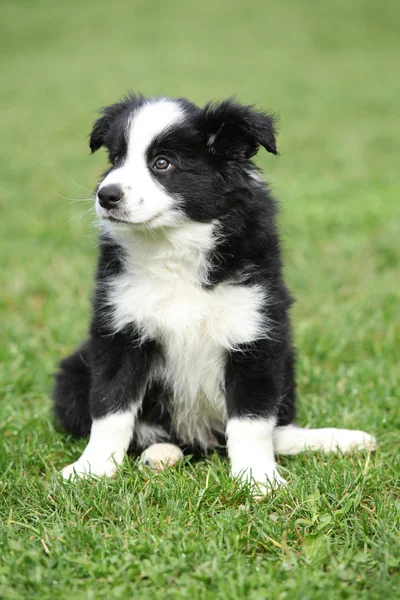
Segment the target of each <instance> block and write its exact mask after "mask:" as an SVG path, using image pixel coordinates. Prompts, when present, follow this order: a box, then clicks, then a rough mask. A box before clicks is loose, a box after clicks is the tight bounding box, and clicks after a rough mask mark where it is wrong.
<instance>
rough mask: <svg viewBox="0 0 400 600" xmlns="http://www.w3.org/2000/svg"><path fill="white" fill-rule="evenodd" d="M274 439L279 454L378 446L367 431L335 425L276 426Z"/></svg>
mask: <svg viewBox="0 0 400 600" xmlns="http://www.w3.org/2000/svg"><path fill="white" fill-rule="evenodd" d="M273 439H274V449H275V452H277V453H278V454H298V453H299V452H303V451H304V450H320V451H322V452H352V451H353V450H375V448H376V439H375V438H374V437H373V436H372V435H370V434H369V433H365V431H356V430H351V429H335V428H333V427H332V428H331V427H326V428H322V429H306V428H304V427H297V426H296V425H286V426H285V427H276V428H275V430H274V433H273Z"/></svg>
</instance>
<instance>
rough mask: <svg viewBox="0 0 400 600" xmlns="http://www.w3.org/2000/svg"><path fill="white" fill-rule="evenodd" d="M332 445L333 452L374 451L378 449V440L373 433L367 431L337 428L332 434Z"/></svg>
mask: <svg viewBox="0 0 400 600" xmlns="http://www.w3.org/2000/svg"><path fill="white" fill-rule="evenodd" d="M330 446H331V447H330V450H331V451H332V452H354V451H357V450H368V451H372V450H375V449H376V446H377V442H376V438H374V436H373V435H370V434H369V433H366V432H365V431H357V430H352V429H336V430H334V434H333V435H332V439H331V443H330Z"/></svg>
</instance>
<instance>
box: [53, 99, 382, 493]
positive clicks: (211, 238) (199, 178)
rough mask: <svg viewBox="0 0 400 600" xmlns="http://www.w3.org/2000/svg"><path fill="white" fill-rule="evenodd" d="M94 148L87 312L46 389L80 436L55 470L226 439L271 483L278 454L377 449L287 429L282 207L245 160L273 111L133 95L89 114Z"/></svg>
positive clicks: (347, 436) (359, 436)
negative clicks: (82, 442)
mask: <svg viewBox="0 0 400 600" xmlns="http://www.w3.org/2000/svg"><path fill="white" fill-rule="evenodd" d="M102 146H104V147H105V148H106V149H107V152H108V157H109V168H108V170H107V171H106V173H105V174H104V175H103V176H102V178H101V182H100V184H99V186H98V188H97V193H96V213H97V216H98V219H99V221H100V224H101V235H100V240H99V259H98V268H97V277H96V286H95V293H94V300H93V316H92V320H91V324H90V331H89V336H88V339H87V341H85V342H84V343H83V345H82V346H81V347H80V348H79V349H78V350H77V351H76V352H75V353H74V354H72V356H70V357H69V358H66V359H65V360H63V361H62V362H61V365H60V370H59V372H58V374H57V375H56V386H55V391H54V408H55V414H56V417H57V418H58V420H59V421H60V423H61V424H62V425H63V426H64V428H65V429H66V430H67V431H68V432H70V433H71V434H73V435H76V436H86V435H89V434H90V439H89V443H88V445H87V447H86V449H85V451H84V452H83V454H82V456H81V457H80V458H79V459H78V460H77V462H75V463H74V464H72V465H69V466H67V467H65V468H64V470H63V476H64V477H65V478H70V477H82V476H86V475H95V476H102V475H107V476H111V475H113V474H114V473H115V471H116V469H117V466H118V465H120V464H121V463H122V461H123V459H124V456H125V453H126V452H127V450H128V449H131V450H133V451H136V452H138V451H142V450H144V449H146V448H147V447H148V446H151V445H153V444H156V445H157V452H158V458H159V457H160V443H166V448H168V452H169V453H171V444H175V445H178V446H179V447H180V448H182V449H187V450H188V451H190V452H192V451H194V450H196V449H197V450H201V451H202V452H204V453H206V452H207V451H209V450H210V449H213V448H216V447H221V446H223V447H225V446H226V448H227V452H228V455H229V458H230V462H231V471H232V475H233V477H236V478H238V479H239V480H240V481H249V482H257V484H258V486H263V487H264V488H265V489H271V488H272V487H275V486H277V485H279V484H282V483H284V480H283V479H282V477H281V476H280V475H279V473H278V470H277V465H276V462H275V453H282V454H295V453H297V452H300V451H302V450H305V449H311V450H323V451H337V450H340V451H343V452H346V451H349V450H353V449H368V450H371V449H374V448H375V440H374V438H373V437H372V436H370V435H368V434H367V433H364V432H362V431H349V430H340V429H304V428H301V427H298V426H297V425H295V424H294V418H295V399H296V391H295V357H294V351H293V345H292V340H291V327H290V321H289V315H288V311H289V308H290V305H291V303H292V300H291V297H290V295H289V293H288V290H287V287H286V285H285V282H284V280H283V275H282V261H281V250H280V243H279V235H278V231H277V227H276V212H277V206H276V202H275V201H274V199H273V198H272V197H271V193H270V191H269V189H268V186H267V185H266V183H265V182H264V181H263V180H262V179H261V178H260V176H259V173H258V169H257V168H256V166H255V165H254V163H253V162H252V158H253V157H254V155H255V154H256V153H257V151H258V150H259V148H260V146H262V147H263V148H265V150H267V152H270V153H272V154H277V148H276V130H275V123H274V119H273V117H272V116H271V115H269V114H266V113H263V112H259V111H256V110H254V109H253V108H252V107H250V106H242V105H240V104H237V103H236V102H233V101H232V100H227V101H224V102H221V103H219V104H208V105H206V106H205V107H204V108H198V107H197V106H195V105H194V104H192V103H191V102H189V101H187V100H184V99H169V98H145V97H142V96H136V95H133V94H130V95H129V96H127V97H126V98H124V99H123V100H122V101H120V102H117V103H116V104H113V105H112V106H109V107H107V108H105V109H103V110H102V116H101V117H100V118H99V119H98V120H97V121H96V122H95V124H94V127H93V131H92V133H91V135H90V148H91V150H92V152H96V151H97V150H98V149H99V148H101V147H102ZM161 450H162V447H161ZM148 453H149V454H150V455H151V448H150V450H149V451H148ZM169 455H170V454H168V456H169ZM161 456H162V452H161Z"/></svg>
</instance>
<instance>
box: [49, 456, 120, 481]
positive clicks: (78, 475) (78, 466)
mask: <svg viewBox="0 0 400 600" xmlns="http://www.w3.org/2000/svg"><path fill="white" fill-rule="evenodd" d="M116 471H117V465H116V464H115V462H114V461H111V460H106V461H103V462H96V461H90V462H89V460H87V459H83V458H80V459H79V460H77V461H76V462H74V463H72V465H68V466H67V467H64V469H63V470H62V471H61V474H62V476H63V478H64V479H66V480H76V479H84V478H87V477H103V476H105V477H113V476H114V475H115V473H116Z"/></svg>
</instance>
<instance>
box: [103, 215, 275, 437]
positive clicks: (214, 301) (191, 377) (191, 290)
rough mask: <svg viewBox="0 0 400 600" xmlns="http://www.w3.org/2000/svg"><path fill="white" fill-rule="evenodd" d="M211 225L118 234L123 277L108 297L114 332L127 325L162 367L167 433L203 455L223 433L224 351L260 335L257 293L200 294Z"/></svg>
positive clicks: (263, 332)
mask: <svg viewBox="0 0 400 600" xmlns="http://www.w3.org/2000/svg"><path fill="white" fill-rule="evenodd" d="M216 227H217V224H202V223H186V224H182V225H181V227H180V228H179V229H176V230H175V229H173V228H171V229H167V230H165V231H162V232H155V233H157V235H155V237H154V238H152V237H151V236H150V237H148V238H145V234H140V233H139V232H137V231H136V232H135V233H134V234H131V233H129V232H121V233H120V234H119V235H118V241H119V243H120V244H121V245H122V246H123V247H124V248H125V251H126V259H125V269H124V272H123V273H122V274H120V275H117V276H116V277H114V278H113V279H112V280H111V282H110V286H109V289H108V303H109V305H110V308H111V311H110V312H111V318H112V320H113V326H114V329H115V330H116V331H117V330H120V329H123V328H124V327H126V326H127V325H129V324H132V323H134V324H135V326H136V327H139V329H140V331H141V335H142V338H144V339H145V338H146V337H149V338H152V339H155V340H157V341H158V342H159V343H160V344H161V346H162V348H163V354H164V357H165V361H164V362H163V363H160V364H159V365H157V367H156V370H155V371H154V372H153V376H154V377H161V378H162V379H164V380H166V381H168V382H169V383H170V385H171V387H172V390H173V409H174V415H173V417H174V428H175V430H176V432H177V433H178V435H179V436H180V437H181V439H182V440H183V441H184V442H186V443H193V442H197V443H199V444H201V445H203V446H204V447H205V448H206V447H207V444H208V441H207V440H208V435H209V433H210V431H211V430H212V429H216V430H219V431H224V429H225V424H226V406H225V397H224V391H223V373H224V357H225V352H226V350H232V349H235V348H237V346H238V345H239V344H242V343H246V342H252V341H254V340H256V339H258V338H260V337H264V336H267V335H268V327H267V324H266V322H265V319H263V317H262V316H261V312H260V309H261V307H262V305H263V304H265V293H264V292H263V290H262V289H261V288H259V287H258V286H244V285H243V286H242V285H233V284H231V283H224V284H220V285H218V286H217V287H216V288H215V289H213V290H207V289H204V287H202V286H201V283H200V282H201V281H202V280H204V277H205V272H206V269H205V266H206V265H205V261H206V258H205V256H206V252H207V250H209V249H210V248H211V247H212V246H213V244H214V243H215V241H214V237H213V234H214V229H215V228H216Z"/></svg>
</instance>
